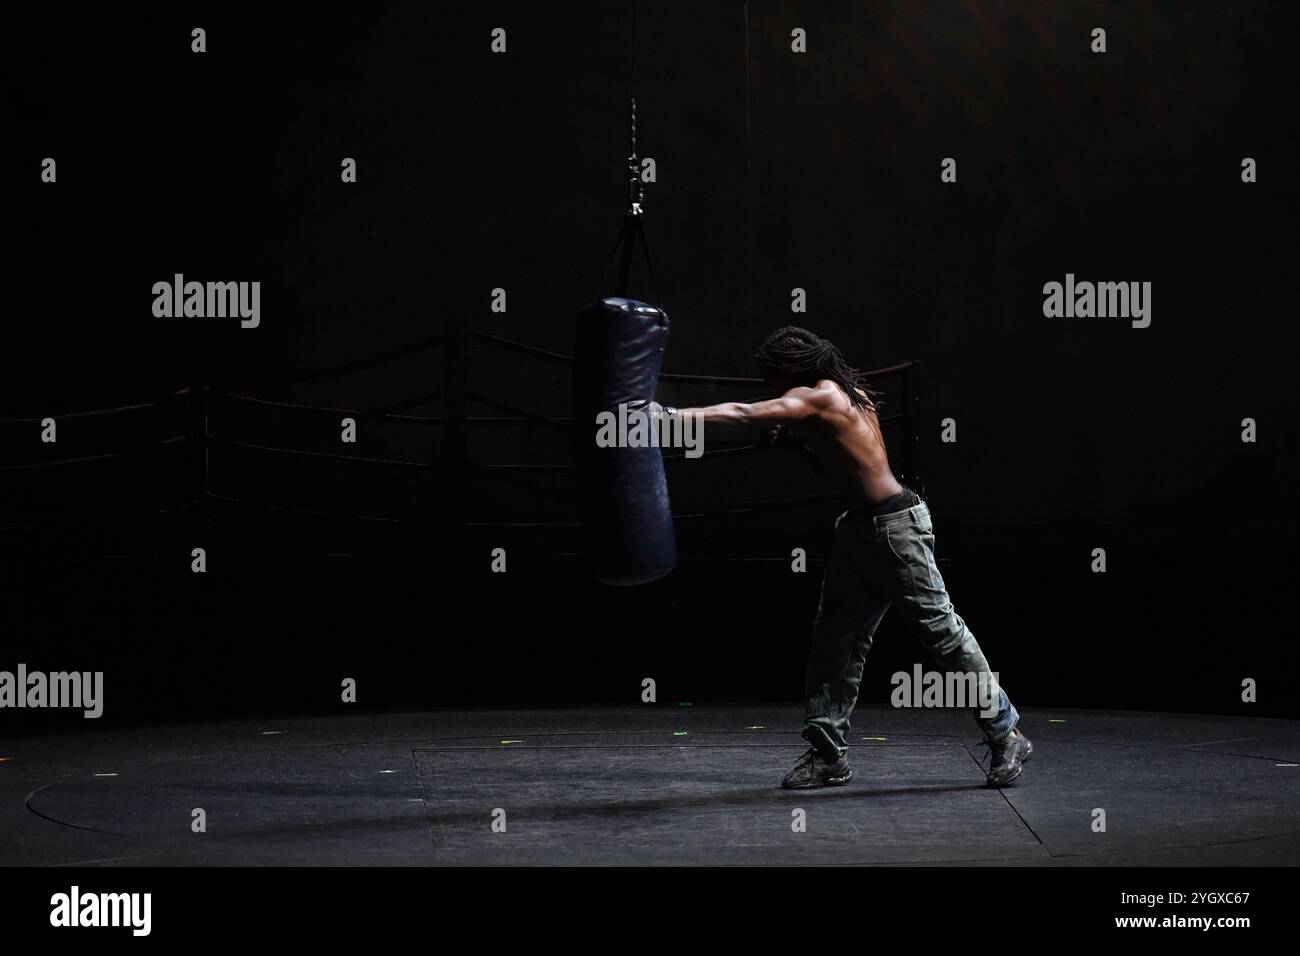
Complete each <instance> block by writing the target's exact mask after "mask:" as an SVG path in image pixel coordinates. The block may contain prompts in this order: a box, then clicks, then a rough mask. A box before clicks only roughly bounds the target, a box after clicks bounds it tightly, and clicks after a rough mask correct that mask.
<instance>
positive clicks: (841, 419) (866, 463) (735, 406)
mask: <svg viewBox="0 0 1300 956" xmlns="http://www.w3.org/2000/svg"><path fill="white" fill-rule="evenodd" d="M681 414H682V415H696V416H699V417H700V418H701V419H702V420H703V421H704V422H706V423H708V422H715V423H719V424H724V423H725V424H734V425H744V424H757V423H769V424H774V425H782V426H785V427H787V428H788V429H789V430H790V432H791V433H792V434H794V435H796V436H797V437H799V438H802V439H803V440H804V441H805V442H806V443H807V445H808V447H809V448H810V449H811V450H812V452H813V453H814V454H815V455H816V456H817V458H818V460H819V461H820V462H821V463H822V465H823V467H824V468H825V469H826V472H827V473H828V474H829V475H830V477H831V479H832V481H834V483H835V486H836V487H837V488H838V489H839V491H840V493H841V494H842V495H844V497H845V499H846V500H847V502H848V505H849V507H850V508H864V507H873V506H875V505H878V504H880V503H881V502H882V501H886V500H888V499H890V498H892V497H893V496H895V495H897V494H899V493H900V492H901V491H902V490H903V486H902V485H901V484H899V482H898V479H897V478H895V477H894V473H893V472H892V471H891V470H890V468H889V457H888V455H887V454H886V453H885V441H884V436H883V435H882V434H881V431H880V419H879V418H878V417H877V416H876V413H875V411H873V410H872V409H870V408H863V409H860V408H858V407H856V406H855V405H854V404H853V403H852V402H851V401H849V396H848V395H847V393H845V391H844V390H843V389H842V388H841V387H840V386H839V385H837V384H836V383H835V382H833V381H831V380H830V379H822V380H820V381H818V382H817V384H816V385H815V386H813V387H807V386H802V385H800V386H795V387H794V388H791V389H789V390H788V391H786V392H785V393H784V394H783V395H782V396H781V397H780V398H773V399H769V400H767V401H763V402H724V403H722V404H720V405H710V406H707V407H704V408H686V409H682V411H681Z"/></svg>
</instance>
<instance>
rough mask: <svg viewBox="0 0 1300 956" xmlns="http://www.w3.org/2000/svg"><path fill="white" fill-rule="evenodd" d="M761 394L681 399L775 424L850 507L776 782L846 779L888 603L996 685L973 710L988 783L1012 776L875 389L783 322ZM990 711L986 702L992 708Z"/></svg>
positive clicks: (945, 657)
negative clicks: (853, 723) (897, 470)
mask: <svg viewBox="0 0 1300 956" xmlns="http://www.w3.org/2000/svg"><path fill="white" fill-rule="evenodd" d="M758 362H759V366H760V367H761V368H762V371H763V379H764V381H765V382H766V383H767V384H768V385H769V386H771V387H772V388H773V389H774V390H776V391H779V392H781V393H782V394H781V397H780V398H774V399H771V400H769V401H763V402H754V403H752V404H746V403H744V402H724V403H722V404H721V405H710V406H708V407H707V408H687V409H682V410H681V411H680V412H679V414H681V415H683V416H685V415H695V416H698V417H699V418H700V419H701V420H702V421H703V422H705V423H709V422H716V423H726V424H736V425H743V424H752V423H756V422H763V423H769V424H775V425H776V426H777V427H778V429H779V430H780V431H789V432H791V433H793V434H795V435H797V436H798V437H799V438H801V439H802V440H803V441H804V442H805V443H806V447H807V448H808V449H809V450H810V451H812V452H813V453H814V454H815V455H816V457H817V458H818V460H819V461H820V462H821V464H822V466H823V468H824V469H825V470H826V471H827V472H828V473H829V474H830V476H831V477H832V478H833V479H834V481H835V484H836V486H837V487H838V488H839V491H840V493H841V494H842V495H843V496H844V498H845V501H846V503H847V505H848V510H847V511H845V512H844V513H843V514H841V515H840V516H839V518H837V519H836V521H835V533H834V537H833V539H832V542H831V551H830V556H829V558H828V560H827V563H826V574H825V577H824V579H823V581H822V594H821V603H820V606H819V607H818V609H817V618H816V621H815V622H814V624H813V635H812V654H811V656H810V658H809V660H808V671H807V678H806V682H805V698H806V706H807V712H806V717H805V720H804V729H803V737H804V739H805V740H807V741H808V743H809V744H810V746H809V749H808V751H807V752H806V753H805V754H804V755H803V757H802V758H801V759H800V760H799V762H798V763H797V764H796V765H795V767H794V769H793V770H791V771H790V772H789V773H788V774H786V777H785V779H784V781H783V782H782V786H784V787H787V788H795V789H803V788H809V787H824V786H839V785H843V784H846V783H848V782H849V780H850V779H852V777H853V771H852V770H850V769H849V763H848V749H849V748H848V742H847V736H846V735H847V734H848V731H849V717H850V715H851V714H852V713H853V705H854V704H855V703H856V702H857V698H858V687H859V685H860V684H861V682H862V666H863V664H864V663H865V661H866V657H867V652H868V651H870V650H871V640H872V636H873V635H874V634H875V631H876V627H877V626H878V625H879V624H880V619H881V618H882V617H884V614H885V611H886V610H888V608H889V606H890V605H891V604H892V605H893V606H895V607H897V608H898V609H899V611H900V612H901V613H902V615H903V618H904V620H905V621H906V623H907V627H908V629H909V630H911V631H912V632H913V633H914V634H916V636H917V637H918V638H919V639H920V640H921V643H922V644H924V645H925V647H926V649H927V650H928V651H929V652H930V654H931V655H932V656H933V658H934V660H935V661H936V663H937V664H938V665H939V667H941V668H942V669H943V670H945V671H957V672H960V673H963V674H975V675H982V676H977V680H983V681H988V682H989V683H988V685H987V686H988V687H989V688H990V689H992V688H996V690H997V697H996V708H997V713H996V715H993V716H987V713H988V711H984V712H982V711H981V708H979V707H976V708H975V709H974V710H973V713H974V714H975V720H976V722H977V723H978V724H979V726H980V729H981V730H982V731H983V732H984V735H985V741H986V743H987V745H988V747H989V749H990V752H991V759H990V762H989V769H988V785H989V786H991V787H1002V786H1006V785H1007V784H1009V783H1011V782H1012V781H1013V780H1015V779H1016V778H1017V777H1019V776H1020V773H1021V769H1022V764H1023V763H1024V761H1025V760H1026V759H1027V758H1028V757H1029V755H1030V753H1032V751H1033V747H1032V745H1031V744H1030V742H1029V738H1027V737H1026V736H1025V735H1024V734H1022V733H1020V732H1019V731H1018V730H1017V729H1016V724H1017V722H1018V721H1019V719H1020V715H1019V714H1018V713H1017V712H1016V709H1015V707H1013V706H1012V705H1011V701H1010V700H1008V699H1007V695H1006V694H1005V693H1004V692H1003V691H1002V689H1001V688H999V687H997V684H996V682H995V679H994V678H993V676H992V674H991V672H990V669H989V664H988V661H987V660H985V658H984V654H983V652H982V651H980V647H979V644H977V643H976V641H975V635H974V634H972V633H971V632H970V628H968V627H967V626H966V622H965V621H963V620H962V619H961V617H960V616H958V614H957V612H956V611H955V610H953V606H952V602H951V601H950V600H949V599H948V592H947V591H946V590H945V588H944V584H943V578H942V576H941V575H940V574H939V566H938V565H937V564H936V563H935V559H934V528H933V526H932V525H931V523H930V509H929V508H928V507H927V506H926V504H925V502H924V501H922V500H921V499H920V498H919V497H917V495H916V494H915V493H914V492H913V491H912V490H911V489H910V488H907V487H906V486H904V485H903V484H901V483H900V482H899V481H898V479H897V478H895V477H894V474H893V472H892V471H890V469H889V460H888V458H887V457H886V455H885V442H884V438H883V436H882V435H881V433H880V420H879V418H878V417H877V415H876V406H875V402H874V400H873V393H872V391H871V389H869V388H868V387H867V384H866V381H865V379H864V378H863V376H862V374H861V373H860V372H858V371H857V370H856V369H854V368H852V367H851V366H849V365H848V364H847V363H846V362H845V361H844V358H843V357H842V356H841V355H840V352H839V350H838V349H836V348H835V346H834V345H832V344H831V343H830V342H828V341H826V340H825V339H822V338H820V337H819V336H817V335H815V334H813V333H812V332H809V331H808V330H807V329H801V328H796V327H794V326H787V327H785V328H782V329H778V330H777V331H776V332H774V333H772V335H771V336H769V337H768V339H767V341H766V342H764V343H763V345H762V347H761V348H760V349H759V351H758ZM989 710H990V711H991V710H992V708H989Z"/></svg>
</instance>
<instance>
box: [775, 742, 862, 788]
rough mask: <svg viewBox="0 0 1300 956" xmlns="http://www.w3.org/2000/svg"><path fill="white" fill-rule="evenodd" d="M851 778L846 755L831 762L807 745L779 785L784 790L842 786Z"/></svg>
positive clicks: (851, 773)
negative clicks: (804, 751) (803, 752)
mask: <svg viewBox="0 0 1300 956" xmlns="http://www.w3.org/2000/svg"><path fill="white" fill-rule="evenodd" d="M852 779H853V771H852V770H850V769H849V758H848V756H847V755H846V756H841V757H839V758H838V759H836V760H835V761H833V762H828V761H826V760H825V759H823V757H822V755H821V754H820V753H818V752H817V748H816V747H809V748H808V750H807V752H806V753H805V754H804V755H803V756H802V757H800V758H799V762H798V763H797V764H795V765H794V769H793V770H791V771H790V772H789V773H787V774H786V775H785V779H784V780H782V781H781V786H782V787H784V788H785V789H786V790H811V789H812V788H813V787H842V786H844V785H845V784H846V783H848V782H849V781H850V780H852Z"/></svg>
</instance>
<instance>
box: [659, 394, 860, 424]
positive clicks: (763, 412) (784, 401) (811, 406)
mask: <svg viewBox="0 0 1300 956" xmlns="http://www.w3.org/2000/svg"><path fill="white" fill-rule="evenodd" d="M834 400H835V396H834V394H833V393H831V392H830V391H828V390H826V389H820V388H792V389H790V391H788V392H786V393H785V394H784V395H782V396H781V397H780V398H772V399H768V400H767V401H763V402H723V403H721V404H720V405H705V406H703V407H702V408H683V409H682V410H681V411H680V413H679V414H681V415H692V416H695V417H697V418H699V419H700V420H702V421H704V422H706V423H708V422H714V423H718V424H725V425H748V424H752V423H754V422H794V421H799V420H800V419H802V418H811V417H812V416H814V415H816V414H818V413H819V412H821V411H823V410H825V409H827V408H830V406H831V403H832V402H834Z"/></svg>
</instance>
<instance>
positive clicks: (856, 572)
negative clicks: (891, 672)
mask: <svg viewBox="0 0 1300 956" xmlns="http://www.w3.org/2000/svg"><path fill="white" fill-rule="evenodd" d="M891 604H892V605H893V606H894V607H896V608H898V610H899V613H900V614H902V616H903V621H904V622H905V624H906V626H907V629H908V630H909V631H911V632H912V633H913V634H915V635H916V637H917V638H918V639H920V641H921V643H922V644H923V645H924V646H925V647H926V649H927V650H928V651H929V652H930V655H931V656H932V657H933V658H934V661H935V663H936V664H937V665H938V666H939V668H940V669H941V670H943V671H945V672H949V673H950V672H954V671H955V672H959V673H962V674H975V675H983V676H982V677H978V678H977V679H979V680H987V681H992V680H994V678H993V677H992V674H991V671H990V669H989V663H988V661H987V660H986V659H985V658H984V653H983V652H982V651H981V650H980V646H979V644H978V643H976V641H975V635H974V634H972V633H971V631H970V628H968V627H967V626H966V622H965V621H963V620H962V619H961V616H960V615H959V614H958V613H957V612H956V611H955V610H953V606H952V601H951V600H949V598H948V592H947V590H946V589H945V587H944V584H943V577H942V575H940V574H939V566H938V564H936V563H935V559H934V526H933V525H932V524H931V523H930V509H929V507H928V506H927V505H926V503H925V502H924V501H922V502H920V503H918V504H916V505H914V506H913V507H911V508H908V509H907V510H906V511H896V512H894V513H892V514H884V515H871V514H867V513H864V512H855V511H846V512H844V514H842V515H840V516H839V518H837V519H836V521H835V534H834V537H833V538H832V541H831V551H830V557H829V559H828V560H827V562H826V574H825V577H824V579H823V581H822V594H821V602H820V604H819V606H818V608H817V619H816V621H815V623H814V624H813V637H812V654H811V656H810V657H809V659H808V672H807V679H806V682H805V697H806V701H807V717H806V720H805V725H804V731H803V735H804V737H805V738H807V739H808V741H809V742H810V743H812V744H813V746H815V747H817V748H818V749H819V750H821V751H822V752H823V755H824V756H830V753H829V751H830V749H831V748H833V749H834V751H835V754H836V755H839V756H843V754H844V753H845V752H846V751H847V750H848V741H847V734H848V732H849V718H850V716H851V715H852V713H853V706H854V704H856V703H857V699H858V688H859V686H860V685H861V683H862V667H863V664H864V663H865V662H866V659H867V653H868V652H869V651H870V650H871V642H872V638H873V637H874V635H875V632H876V628H877V627H878V626H879V624H880V620H881V618H883V617H884V616H885V611H887V610H888V609H889V607H890V605H891ZM988 686H989V688H992V687H994V686H997V685H996V684H993V683H990V684H989V685H988ZM990 696H991V695H990ZM986 699H987V698H986ZM995 706H996V707H997V715H996V716H992V717H990V716H982V715H981V709H980V708H979V707H978V706H976V707H974V708H973V709H972V713H973V714H974V715H975V720H976V722H977V723H978V724H979V726H980V729H981V730H983V731H984V734H985V736H986V737H987V738H989V739H992V740H998V739H1001V738H1002V737H1005V736H1006V735H1007V734H1009V733H1010V732H1011V731H1012V730H1013V729H1015V726H1016V723H1017V721H1019V719H1020V715H1019V714H1018V713H1017V712H1016V709H1015V707H1013V706H1012V705H1011V701H1010V700H1009V699H1008V698H1007V695H1006V693H1005V692H1004V691H1003V690H1002V689H1001V687H1000V686H999V687H998V690H997V697H996V705H995ZM989 710H992V708H989Z"/></svg>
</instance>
